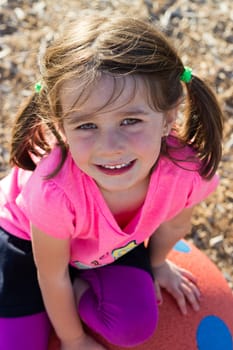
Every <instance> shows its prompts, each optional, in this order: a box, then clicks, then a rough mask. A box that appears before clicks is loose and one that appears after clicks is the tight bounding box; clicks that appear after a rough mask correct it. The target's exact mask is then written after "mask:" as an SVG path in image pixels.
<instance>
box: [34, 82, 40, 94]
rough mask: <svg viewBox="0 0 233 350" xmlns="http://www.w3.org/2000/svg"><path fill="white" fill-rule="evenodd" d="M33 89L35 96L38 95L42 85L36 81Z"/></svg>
mask: <svg viewBox="0 0 233 350" xmlns="http://www.w3.org/2000/svg"><path fill="white" fill-rule="evenodd" d="M34 89H35V92H36V93H37V94H39V93H40V92H41V90H42V84H41V82H40V81H38V82H37V83H36V84H35V86H34Z"/></svg>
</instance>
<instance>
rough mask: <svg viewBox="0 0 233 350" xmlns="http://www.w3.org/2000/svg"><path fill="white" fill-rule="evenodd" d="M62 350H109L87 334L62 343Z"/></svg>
mask: <svg viewBox="0 0 233 350" xmlns="http://www.w3.org/2000/svg"><path fill="white" fill-rule="evenodd" d="M61 350H107V348H105V347H104V346H103V345H101V344H99V343H97V342H96V341H95V340H94V339H93V338H91V337H90V336H88V335H87V334H83V335H82V336H81V337H79V338H77V339H75V340H72V341H69V342H62V343H61Z"/></svg>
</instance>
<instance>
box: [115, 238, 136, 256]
mask: <svg viewBox="0 0 233 350" xmlns="http://www.w3.org/2000/svg"><path fill="white" fill-rule="evenodd" d="M136 246H137V242H136V241H135V240H133V241H131V242H129V243H127V244H126V245H125V246H123V247H120V248H116V249H113V251H112V256H113V258H114V260H116V259H119V258H120V257H122V256H123V255H125V254H127V253H128V252H129V251H130V250H132V249H134V248H135V247H136Z"/></svg>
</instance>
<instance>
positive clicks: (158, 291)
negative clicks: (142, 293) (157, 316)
mask: <svg viewBox="0 0 233 350" xmlns="http://www.w3.org/2000/svg"><path fill="white" fill-rule="evenodd" d="M155 293H156V299H157V304H158V305H161V304H162V303H163V297H162V292H161V288H160V286H159V284H158V282H156V281H155Z"/></svg>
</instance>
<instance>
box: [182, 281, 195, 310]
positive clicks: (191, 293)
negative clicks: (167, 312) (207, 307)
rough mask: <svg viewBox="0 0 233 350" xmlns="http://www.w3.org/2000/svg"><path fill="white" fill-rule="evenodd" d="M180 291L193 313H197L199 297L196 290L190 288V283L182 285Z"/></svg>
mask: <svg viewBox="0 0 233 350" xmlns="http://www.w3.org/2000/svg"><path fill="white" fill-rule="evenodd" d="M181 289H182V292H183V293H184V296H185V298H186V299H187V301H188V302H189V304H190V305H191V306H192V308H193V309H194V310H195V311H198V310H199V309H200V305H199V297H198V294H197V291H196V289H195V288H193V287H192V284H191V283H189V284H186V283H182V284H181Z"/></svg>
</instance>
